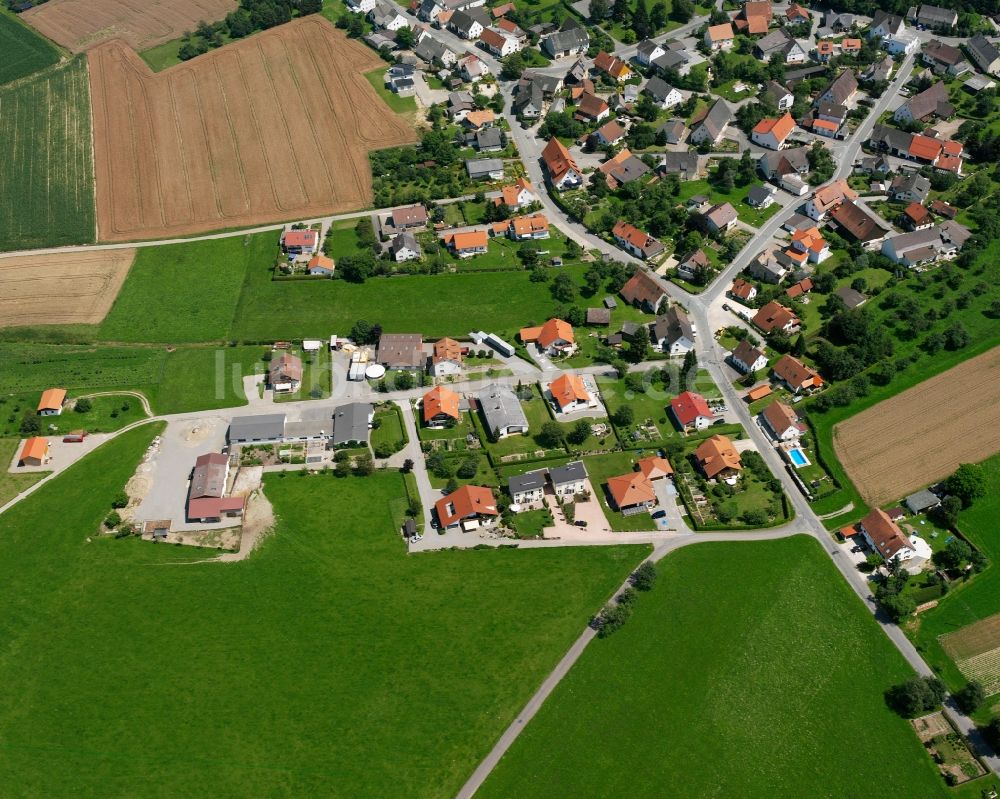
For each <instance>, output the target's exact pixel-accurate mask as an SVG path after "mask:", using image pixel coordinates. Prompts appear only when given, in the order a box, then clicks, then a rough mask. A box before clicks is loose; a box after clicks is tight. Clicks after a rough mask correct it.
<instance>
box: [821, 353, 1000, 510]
mask: <svg viewBox="0 0 1000 799" xmlns="http://www.w3.org/2000/svg"><path fill="white" fill-rule="evenodd" d="M833 445H834V449H835V450H836V452H837V457H838V458H839V459H840V462H841V463H842V464H843V465H844V468H845V469H846V470H847V474H848V475H849V476H850V478H851V480H853V481H854V485H855V486H857V489H858V491H859V492H860V493H861V496H862V497H864V498H865V501H866V502H868V504H870V505H873V506H875V505H884V504H885V503H886V502H890V501H891V500H894V499H897V498H899V497H901V496H903V495H904V494H907V493H909V492H911V491H913V490H914V489H917V488H920V487H921V486H925V485H927V484H929V483H932V482H934V481H935V480H939V479H941V478H942V477H945V476H947V475H948V474H950V473H951V472H953V471H954V470H955V468H956V467H957V466H958V465H959V464H960V463H974V462H977V461H981V460H983V459H985V458H988V457H989V456H990V455H993V454H994V453H996V452H998V451H1000V347H994V348H993V349H992V350H990V351H989V352H986V353H983V354H982V355H980V356H978V357H976V358H972V359H970V360H968V361H965V362H964V363H961V364H959V365H958V366H956V367H954V368H953V369H949V370H948V371H947V372H942V373H941V374H939V375H937V376H936V377H932V378H931V379H930V380H925V381H924V382H923V383H920V384H919V385H916V386H914V387H913V388H911V389H909V390H907V391H904V392H902V393H901V394H897V395H896V396H895V397H892V398H891V399H887V400H885V401H884V402H880V403H878V405H874V406H872V407H871V408H869V409H868V410H866V411H862V412H861V413H859V414H857V415H855V416H852V417H851V418H849V419H847V420H846V421H844V422H841V423H840V424H838V425H837V426H836V427H834V428H833Z"/></svg>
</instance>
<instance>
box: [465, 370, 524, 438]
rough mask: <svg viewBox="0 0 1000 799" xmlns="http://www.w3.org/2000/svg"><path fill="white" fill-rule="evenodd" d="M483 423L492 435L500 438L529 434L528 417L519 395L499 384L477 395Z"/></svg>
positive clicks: (488, 387)
mask: <svg viewBox="0 0 1000 799" xmlns="http://www.w3.org/2000/svg"><path fill="white" fill-rule="evenodd" d="M476 399H477V400H478V401H479V410H480V412H481V413H482V415H483V423H484V424H485V425H486V429H487V430H488V431H489V433H490V435H497V434H498V433H499V436H500V438H503V437H504V436H509V435H511V434H513V433H527V432H528V417H527V416H525V415H524V408H522V407H521V403H520V401H519V400H518V398H517V395H516V394H515V393H514V392H513V391H512V390H511V389H510V388H508V387H507V386H501V385H499V384H497V383H494V384H493V385H490V386H487V387H486V388H484V389H483V390H482V391H480V392H479V394H477V395H476Z"/></svg>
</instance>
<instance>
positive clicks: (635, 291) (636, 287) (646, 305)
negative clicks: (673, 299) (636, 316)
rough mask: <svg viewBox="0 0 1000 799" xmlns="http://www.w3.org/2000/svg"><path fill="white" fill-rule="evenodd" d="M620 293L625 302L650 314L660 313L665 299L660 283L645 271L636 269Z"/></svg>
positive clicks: (664, 292) (665, 294) (664, 291)
mask: <svg viewBox="0 0 1000 799" xmlns="http://www.w3.org/2000/svg"><path fill="white" fill-rule="evenodd" d="M620 293H621V295H622V298H623V299H624V300H625V302H627V303H629V304H631V305H634V306H635V307H637V308H641V309H642V310H644V311H646V313H652V314H655V313H659V312H660V306H661V305H662V304H663V301H664V300H665V299H666V298H667V292H666V290H665V289H664V288H663V286H662V285H660V282H659V281H658V280H657V279H656V278H655V277H654V276H653V275H652V274H650V273H649V272H647V271H646V270H645V269H637V270H636V271H635V273H634V274H633V275H632V277H630V278H629V279H628V280H627V281H626V283H625V285H624V286H622V290H621V292H620Z"/></svg>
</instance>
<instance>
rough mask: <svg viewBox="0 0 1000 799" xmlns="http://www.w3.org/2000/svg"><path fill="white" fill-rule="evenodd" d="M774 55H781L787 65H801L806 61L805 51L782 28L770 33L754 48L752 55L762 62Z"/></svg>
mask: <svg viewBox="0 0 1000 799" xmlns="http://www.w3.org/2000/svg"><path fill="white" fill-rule="evenodd" d="M776 53H780V54H781V55H783V56H784V57H785V62H786V63H789V64H792V63H802V62H804V61H805V60H806V51H805V50H804V49H803V47H802V45H800V44H799V43H798V42H797V41H795V37H794V36H792V34H790V33H789V32H788V31H787V30H785V29H784V28H778V29H777V30H774V31H771V33H769V34H767V36H764V37H763V38H761V39H759V40H758V41H757V44H756V45H755V46H754V55H756V56H757V58H759V59H761V60H763V61H769V60H770V59H771V56H773V55H775V54H776Z"/></svg>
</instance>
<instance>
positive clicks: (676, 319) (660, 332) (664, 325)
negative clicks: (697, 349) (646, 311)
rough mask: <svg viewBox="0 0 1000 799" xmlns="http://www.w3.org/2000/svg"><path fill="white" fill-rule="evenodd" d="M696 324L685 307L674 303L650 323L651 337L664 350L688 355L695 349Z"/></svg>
mask: <svg viewBox="0 0 1000 799" xmlns="http://www.w3.org/2000/svg"><path fill="white" fill-rule="evenodd" d="M694 338H695V333H694V325H692V324H691V320H690V319H688V315H687V313H685V311H684V309H683V308H681V307H679V306H677V305H672V306H670V308H668V309H667V312H666V313H665V314H663V316H658V317H656V321H655V322H653V323H652V324H651V325H650V339H652V341H653V343H654V344H655V345H656V346H657V347H658V348H659V349H661V350H662V351H663V352H666V353H669V354H670V355H686V354H687V353H688V352H689V351H691V350H693V349H694Z"/></svg>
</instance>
